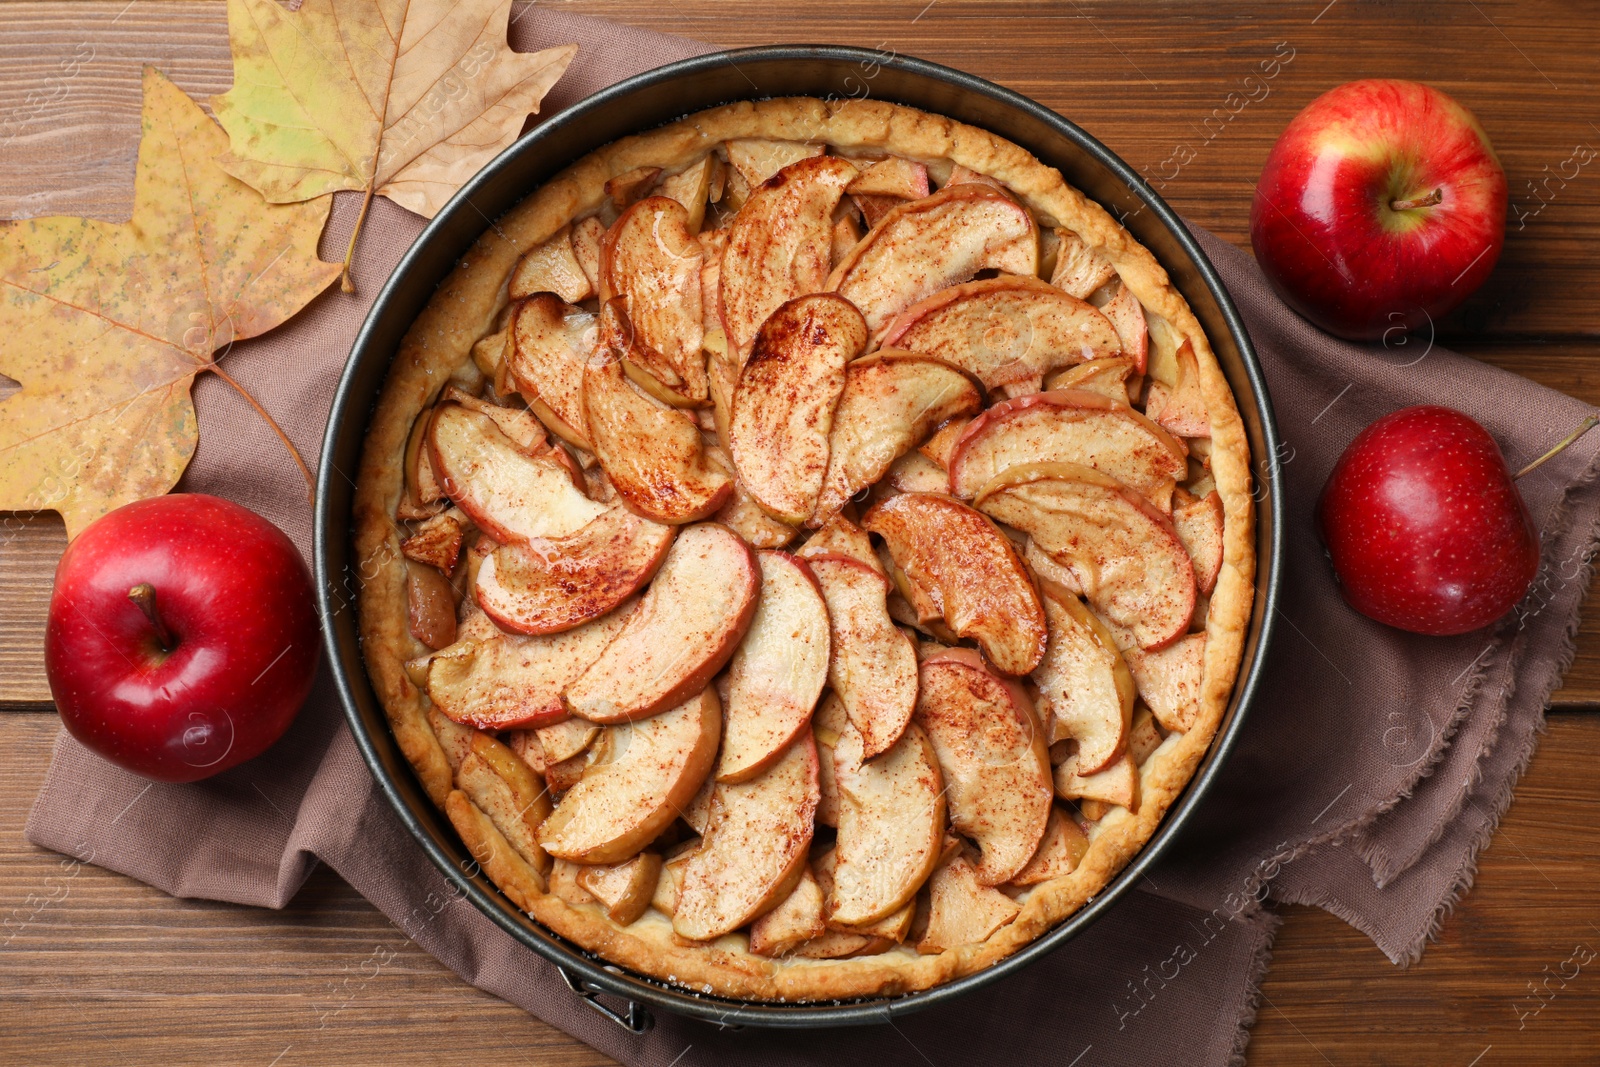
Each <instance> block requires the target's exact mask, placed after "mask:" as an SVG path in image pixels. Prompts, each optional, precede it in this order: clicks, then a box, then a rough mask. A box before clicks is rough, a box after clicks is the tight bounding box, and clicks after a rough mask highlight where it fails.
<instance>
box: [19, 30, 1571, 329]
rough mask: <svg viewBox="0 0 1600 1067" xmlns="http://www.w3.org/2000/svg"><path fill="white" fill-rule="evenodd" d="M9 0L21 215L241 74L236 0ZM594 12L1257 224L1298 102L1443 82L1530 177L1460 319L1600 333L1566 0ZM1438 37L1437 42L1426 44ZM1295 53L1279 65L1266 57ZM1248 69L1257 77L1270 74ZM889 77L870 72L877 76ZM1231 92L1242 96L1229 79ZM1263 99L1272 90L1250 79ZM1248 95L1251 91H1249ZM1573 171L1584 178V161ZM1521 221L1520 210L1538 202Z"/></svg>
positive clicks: (122, 168) (1234, 226)
mask: <svg viewBox="0 0 1600 1067" xmlns="http://www.w3.org/2000/svg"><path fill="white" fill-rule="evenodd" d="M62 10H63V9H62V8H61V6H60V5H59V3H51V2H42V3H7V4H6V28H7V32H6V34H5V35H4V37H3V38H0V143H5V144H8V145H9V146H10V149H11V150H8V151H6V152H4V153H0V217H16V216H20V215H24V214H31V215H37V214H48V213H74V214H92V215H98V216H104V217H113V218H115V217H124V216H125V215H126V214H127V211H128V210H129V205H130V202H131V201H130V189H129V178H130V175H131V173H132V167H133V159H134V151H135V147H136V140H137V135H138V92H139V77H138V69H139V65H140V64H141V63H154V64H157V65H159V66H161V67H162V68H163V69H165V70H167V71H168V72H169V73H171V74H172V75H173V77H174V78H175V79H176V81H177V82H178V84H179V85H181V86H182V87H183V88H184V89H186V90H187V91H189V92H190V93H192V94H194V95H196V96H197V97H204V96H205V95H208V94H210V93H215V92H219V91H221V90H223V89H225V88H227V86H228V85H229V84H230V81H231V75H230V72H229V64H228V52H227V47H226V43H225V37H224V34H225V25H226V20H225V15H224V9H223V5H221V4H217V3H153V2H151V0H136V2H135V3H133V4H132V5H129V4H127V0H92V2H83V3H74V4H72V6H71V9H70V10H71V17H70V18H63V17H61V12H62ZM564 10H572V11H579V12H583V13H588V14H594V15H599V16H602V17H608V18H612V19H616V20H618V21H621V22H626V23H630V24H633V25H638V26H645V27H649V28H653V29H657V30H663V31H665V32H668V33H678V34H683V35H687V36H692V37H698V38H700V39H702V40H706V41H710V42H713V43H716V44H719V45H724V46H730V47H736V46H744V45H758V44H771V43H776V42H785V41H815V40H827V41H834V42H838V43H842V44H854V45H860V46H864V47H869V48H880V49H883V50H884V51H887V52H895V53H901V54H907V55H916V56H920V57H923V58H927V59H931V60H935V61H937V62H941V63H946V64H949V65H951V66H955V67H959V68H961V69H963V70H967V71H970V72H972V73H974V74H978V75H981V76H983V77H986V78H990V79H992V80H994V81H997V82H1000V83H1001V84H1003V85H1007V86H1009V87H1011V88H1014V89H1016V90H1018V91H1020V92H1023V93H1026V94H1028V95H1029V96H1032V97H1034V98H1035V99H1037V100H1039V101H1041V102H1042V103H1044V104H1046V105H1048V106H1050V107H1052V108H1055V109H1056V110H1058V111H1060V112H1061V113H1062V114H1064V115H1066V116H1068V117H1069V118H1072V119H1073V120H1075V121H1077V122H1078V123H1080V124H1081V125H1083V126H1084V127H1085V128H1086V129H1088V130H1089V131H1090V132H1091V133H1093V134H1095V135H1096V136H1098V137H1100V138H1101V139H1102V140H1104V141H1105V142H1106V144H1108V145H1109V146H1110V147H1111V148H1112V149H1113V150H1114V151H1116V152H1117V153H1118V154H1120V155H1121V156H1122V157H1123V158H1124V159H1126V160H1128V161H1129V162H1130V163H1131V164H1133V166H1135V167H1136V168H1137V169H1139V170H1140V171H1141V172H1142V173H1143V174H1144V175H1145V176H1146V177H1147V178H1148V179H1149V180H1151V181H1152V182H1153V183H1155V184H1157V185H1158V186H1160V188H1161V191H1162V192H1163V194H1164V195H1166V196H1167V197H1168V198H1169V199H1170V200H1171V201H1172V202H1173V203H1174V204H1175V205H1176V206H1177V207H1178V208H1179V209H1180V210H1182V211H1184V212H1185V213H1187V214H1188V215H1189V217H1191V218H1193V219H1194V220H1195V221H1197V222H1199V223H1200V224H1202V225H1204V226H1207V227H1209V228H1211V229H1213V230H1215V231H1216V232H1218V233H1220V234H1222V235H1223V236H1224V237H1226V238H1227V239H1229V240H1232V241H1235V242H1237V243H1240V244H1245V243H1246V242H1247V239H1248V238H1247V227H1248V222H1247V220H1248V216H1249V205H1250V197H1251V194H1252V191H1253V189H1254V182H1255V179H1256V177H1257V175H1258V174H1259V173H1260V169H1261V164H1262V162H1263V160H1265V158H1266V154H1267V150H1268V149H1269V148H1270V147H1271V144H1272V142H1273V140H1274V139H1275V138H1276V137H1277V135H1278V133H1279V132H1280V131H1281V130H1282V129H1283V127H1284V125H1285V124H1286V123H1287V122H1288V120H1289V118H1290V117H1291V116H1293V115H1294V114H1295V112H1296V111H1298V110H1299V109H1300V108H1301V107H1302V106H1304V105H1305V104H1306V103H1307V102H1308V101H1309V100H1310V99H1311V98H1312V97H1314V96H1315V95H1317V94H1318V93H1320V92H1322V91H1323V90H1325V89H1327V88H1329V87H1331V86H1333V85H1336V84H1338V83H1340V82H1342V81H1347V80H1350V79H1352V78H1357V77H1370V76H1384V77H1402V78H1413V79H1417V80H1421V81H1427V82H1431V83H1433V84H1436V85H1438V86H1440V87H1441V88H1443V89H1445V90H1446V91H1448V92H1450V93H1452V94H1454V95H1456V96H1457V97H1458V98H1459V99H1461V100H1462V101H1463V102H1464V103H1466V104H1467V105H1468V106H1469V107H1471V108H1473V109H1474V110H1475V112H1476V113H1477V114H1478V116H1479V118H1480V119H1481V120H1482V121H1483V123H1484V125H1485V127H1486V128H1487V129H1488V130H1489V132H1490V134H1491V137H1492V138H1493V140H1494V143H1495V146H1496V149H1497V151H1498V153H1499V155H1500V157H1501V159H1502V161H1503V162H1504V165H1505V167H1506V169H1507V174H1508V176H1509V179H1510V184H1511V191H1512V205H1513V216H1512V217H1513V223H1512V232H1511V233H1510V235H1509V237H1508V240H1507V245H1506V252H1505V254H1504V256H1503V257H1502V261H1501V267H1500V269H1499V270H1497V271H1496V272H1495V276H1494V277H1493V278H1492V279H1491V281H1490V283H1489V285H1488V287H1487V288H1486V290H1485V292H1484V293H1482V294H1480V295H1479V296H1478V298H1476V299H1475V300H1474V301H1473V302H1472V303H1471V304H1470V306H1469V307H1468V308H1467V309H1465V310H1464V311H1463V312H1461V313H1458V314H1457V315H1455V316H1453V317H1452V318H1451V319H1450V320H1449V321H1448V322H1447V323H1446V324H1445V331H1446V334H1447V335H1449V336H1458V335H1462V334H1467V335H1472V334H1484V333H1493V334H1500V335H1507V334H1509V335H1515V336H1522V337H1552V336H1557V335H1576V334H1581V335H1584V336H1590V337H1594V336H1600V321H1597V319H1596V317H1595V315H1594V313H1593V310H1594V302H1593V297H1592V295H1591V294H1593V293H1594V292H1595V291H1596V289H1597V288H1600V261H1596V259H1595V258H1594V256H1593V255H1592V254H1591V250H1592V249H1593V248H1594V247H1595V244H1596V243H1597V240H1600V211H1597V210H1596V208H1597V207H1600V177H1597V174H1596V172H1597V171H1600V158H1594V159H1592V160H1591V161H1590V162H1588V163H1587V164H1582V165H1580V163H1579V162H1577V160H1578V159H1582V158H1588V157H1586V156H1584V155H1583V153H1582V152H1579V155H1578V156H1577V157H1575V156H1574V152H1575V150H1578V149H1579V148H1580V146H1581V147H1584V148H1587V150H1588V152H1589V154H1590V155H1591V156H1592V155H1593V153H1594V150H1595V148H1596V147H1600V128H1597V127H1596V126H1594V125H1592V124H1591V122H1590V116H1589V113H1588V109H1587V108H1586V107H1584V106H1582V105H1583V104H1584V103H1585V101H1586V100H1587V99H1588V98H1589V96H1588V93H1587V92H1586V90H1590V88H1591V86H1592V81H1593V69H1594V68H1593V57H1594V56H1595V55H1596V54H1597V53H1600V20H1596V19H1594V18H1593V17H1591V16H1589V15H1587V14H1585V13H1583V12H1581V11H1578V10H1576V9H1573V8H1571V7H1570V6H1568V5H1565V4H1562V3H1560V2H1559V0H1530V2H1525V3H1515V4H1513V3H1510V2H1508V0H1483V2H1482V3H1478V4H1473V5H1470V9H1469V8H1463V7H1462V6H1461V5H1460V4H1459V3H1452V2H1449V0H1429V2H1415V0H1413V2H1411V3H1407V4H1405V5H1404V7H1403V9H1397V8H1396V6H1394V5H1388V4H1370V3H1353V2H1344V3H1334V4H1327V3H1326V0H1308V2H1305V3H1294V4H1285V5H1280V6H1277V7H1269V8H1265V9H1263V8H1262V7H1261V5H1259V4H1255V3H1250V2H1248V0H1214V2H1213V3H1209V4H1207V5H1206V6H1205V8H1204V11H1203V13H1201V12H1198V11H1195V10H1193V9H1185V8H1173V7H1171V6H1168V5H1162V4H1150V3H1134V4H1130V3H1127V2H1125V0H1084V2H1081V3H1079V2H1074V3H1073V4H1071V5H1067V6H1058V7H1051V8H1049V9H1043V10H1042V9H1040V7H1039V6H1038V5H1036V4H1030V3H1025V2H1022V0H1004V2H983V0H960V2H950V0H934V2H933V3H928V2H927V0H893V2H884V3H877V4H860V3H856V2H853V0H852V2H845V0H824V2H819V3H811V4H792V5H773V4H767V3H760V2H756V0H731V2H724V3H720V4H718V5H716V6H715V8H707V7H704V6H702V5H681V4H677V3H666V4H661V3H657V2H655V0H604V2H601V0H575V2H571V3H568V4H566V5H564ZM1419 34H1425V35H1426V40H1427V45H1428V46H1427V47H1426V48H1417V47H1411V42H1412V41H1413V40H1414V39H1416V37H1417V36H1418V35H1419ZM1275 55H1278V56H1284V57H1288V56H1291V55H1292V57H1293V58H1292V61H1290V62H1289V63H1288V65H1286V66H1280V67H1279V68H1271V67H1270V66H1269V68H1268V69H1276V75H1275V77H1273V78H1272V79H1270V80H1263V79H1262V74H1263V70H1262V67H1261V64H1262V63H1263V62H1268V63H1270V61H1271V60H1272V59H1273V58H1274V56H1275ZM1247 79H1254V80H1249V81H1247ZM866 85H867V90H868V91H869V92H870V89H871V83H870V79H868V80H867V81H866ZM1230 93H1234V94H1238V95H1235V96H1233V97H1230V95H1229V94H1230ZM1252 96H1254V97H1256V98H1257V99H1255V100H1251V99H1250V97H1252ZM1230 108H1232V109H1234V110H1233V111H1230V110H1229V109H1230ZM1562 175H1566V177H1563V176H1562ZM1518 220H1520V225H1519V221H1518Z"/></svg>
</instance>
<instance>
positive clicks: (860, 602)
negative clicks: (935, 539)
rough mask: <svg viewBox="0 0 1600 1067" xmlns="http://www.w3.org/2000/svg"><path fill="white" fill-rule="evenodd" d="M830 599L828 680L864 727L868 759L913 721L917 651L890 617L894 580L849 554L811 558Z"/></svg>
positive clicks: (825, 594) (885, 746)
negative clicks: (829, 661)
mask: <svg viewBox="0 0 1600 1067" xmlns="http://www.w3.org/2000/svg"><path fill="white" fill-rule="evenodd" d="M808 562H809V563H810V565H811V571H812V573H813V574H815V575H816V577H817V583H818V584H819V585H820V586H821V587H822V595H823V598H824V599H825V600H826V601H827V603H828V621H829V625H830V627H831V629H832V644H833V657H832V662H831V664H830V665H829V668H828V681H829V684H830V685H832V686H833V691H834V692H835V693H837V694H838V695H839V698H840V700H842V701H843V702H844V706H845V711H846V713H847V714H848V715H849V717H850V721H851V722H852V723H854V724H855V727H856V729H857V730H859V731H860V734H861V737H862V739H863V742H862V743H863V746H864V750H865V756H864V757H863V758H865V759H872V758H873V757H875V756H877V755H878V754H880V753H882V752H885V751H887V750H888V749H889V748H890V746H892V745H893V744H894V743H895V740H896V739H897V738H898V737H899V736H900V734H901V733H902V732H903V731H904V730H905V728H906V724H907V723H908V722H910V721H911V713H912V711H913V710H914V708H915V707H916V701H917V653H916V648H915V647H914V646H913V645H912V643H911V639H910V638H909V637H907V636H906V635H905V634H904V633H902V632H901V631H900V630H899V629H898V628H897V627H896V626H895V625H894V621H893V620H892V619H890V618H889V608H888V595H889V581H888V579H887V578H885V577H884V576H883V575H881V574H879V573H878V572H877V571H876V570H875V569H874V568H872V567H870V566H868V565H867V564H865V563H862V562H861V561H859V560H855V559H851V558H849V557H847V556H835V555H829V554H824V555H820V556H813V557H811V558H810V559H809V560H808Z"/></svg>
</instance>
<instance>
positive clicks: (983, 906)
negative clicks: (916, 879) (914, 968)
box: [917, 852, 1022, 955]
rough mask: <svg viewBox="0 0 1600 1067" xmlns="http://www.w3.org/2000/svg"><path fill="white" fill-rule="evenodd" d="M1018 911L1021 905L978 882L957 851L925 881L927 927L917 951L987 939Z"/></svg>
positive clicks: (936, 950)
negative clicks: (926, 888)
mask: <svg viewBox="0 0 1600 1067" xmlns="http://www.w3.org/2000/svg"><path fill="white" fill-rule="evenodd" d="M1020 911H1022V905H1020V904H1018V903H1017V902H1016V901H1014V900H1012V899H1011V898H1010V897H1008V896H1006V895H1005V894H1004V893H1002V892H1000V891H999V890H998V889H991V888H990V887H989V886H987V885H985V884H984V883H983V882H982V881H980V880H979V877H978V869H977V867H976V865H974V864H973V862H972V860H971V859H969V858H968V857H967V856H965V855H963V854H961V853H960V852H957V853H956V855H955V856H954V857H952V858H951V859H950V860H949V861H948V862H946V863H944V864H942V865H941V866H940V867H939V868H938V870H936V871H934V872H933V877H932V878H930V879H929V880H928V929H927V930H926V931H925V932H924V933H923V935H922V937H921V939H920V940H918V941H917V951H918V952H920V953H922V954H923V955H936V954H938V953H940V952H945V951H948V950H949V949H953V948H960V947H961V946H962V945H976V944H979V943H980V942H983V941H987V940H988V939H989V935H991V934H993V933H994V932H995V931H996V930H998V929H1000V928H1001V927H1002V926H1004V925H1006V923H1008V922H1010V921H1011V920H1013V919H1015V918H1016V917H1017V914H1018V913H1019V912H1020Z"/></svg>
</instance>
